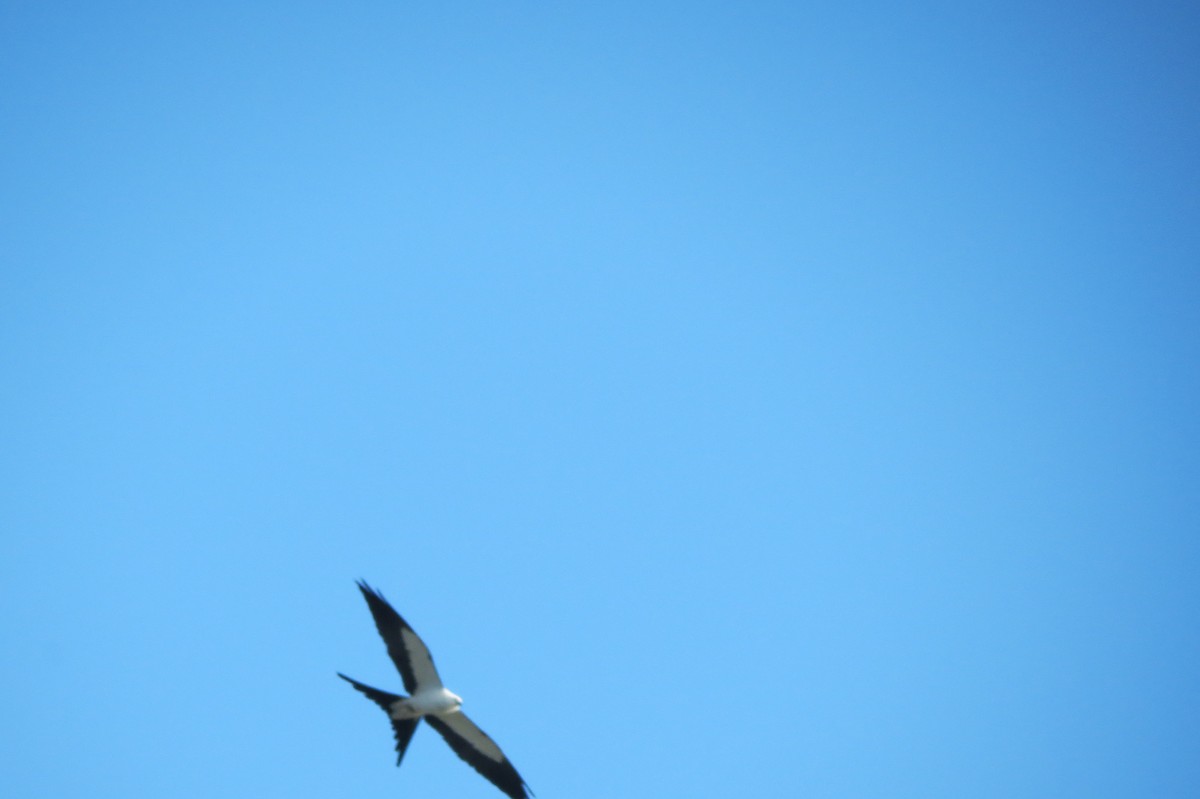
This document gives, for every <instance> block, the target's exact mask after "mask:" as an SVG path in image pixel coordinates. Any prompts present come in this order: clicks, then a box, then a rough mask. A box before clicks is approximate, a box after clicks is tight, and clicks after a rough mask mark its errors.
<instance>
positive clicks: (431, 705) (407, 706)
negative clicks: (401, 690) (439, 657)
mask: <svg viewBox="0 0 1200 799" xmlns="http://www.w3.org/2000/svg"><path fill="white" fill-rule="evenodd" d="M461 707H462V698H461V697H459V696H458V695H457V694H452V693H450V692H449V691H447V690H446V689H445V688H444V687H442V686H440V685H437V686H431V687H429V688H426V689H425V690H423V691H417V692H416V693H415V694H413V695H412V696H409V697H405V698H403V699H398V700H396V701H395V702H393V703H392V706H391V707H390V708H388V715H389V716H391V717H392V718H394V719H415V718H420V717H421V716H427V715H429V714H430V713H436V714H437V715H443V714H445V713H455V712H457V711H458V709H459V708H461Z"/></svg>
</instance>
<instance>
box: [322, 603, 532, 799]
mask: <svg viewBox="0 0 1200 799" xmlns="http://www.w3.org/2000/svg"><path fill="white" fill-rule="evenodd" d="M358 588H359V590H360V591H362V595H363V598H364V599H366V601H367V606H368V607H369V608H370V609H371V615H372V617H374V619H375V628H376V629H377V630H378V631H379V635H380V636H381V637H382V638H383V641H384V644H386V645H387V650H388V655H389V656H390V657H391V659H392V662H393V663H394V664H395V665H396V669H397V670H398V671H399V672H400V678H401V680H402V682H403V683H404V688H405V690H407V691H408V693H409V695H408V696H401V695H398V694H393V693H389V692H387V691H381V690H379V689H378V688H372V687H371V686H369V685H364V684H363V683H360V682H358V681H357V680H355V679H352V678H350V677H347V676H346V675H345V674H341V673H340V672H339V673H338V676H339V677H341V678H342V679H343V680H345V681H346V682H348V683H350V684H351V685H352V686H354V688H355V689H356V690H358V691H359V692H361V693H362V694H363V695H365V696H366V697H367V698H368V699H370V700H371V701H372V702H374V703H375V704H377V705H379V707H380V708H382V709H383V711H384V712H385V713H387V716H388V720H389V721H390V722H391V724H392V732H393V734H394V736H395V739H396V765H397V766H399V765H400V763H401V762H402V761H403V760H404V752H405V751H406V750H407V749H408V744H409V742H410V741H412V737H413V733H415V732H416V730H417V725H418V724H419V723H420V722H421V719H424V720H425V721H426V722H427V723H428V724H429V726H430V727H433V729H434V730H436V731H437V732H438V734H440V735H441V736H442V738H443V739H445V741H446V743H447V744H449V746H450V748H451V749H452V750H454V753H455V754H456V755H458V756H459V757H460V758H462V759H463V760H464V761H466V762H467V763H468V764H469V765H470V766H471V767H472V768H474V769H475V770H476V771H478V772H479V773H480V774H481V775H483V776H484V777H485V778H487V779H488V780H489V781H490V782H491V783H492V784H493V785H495V786H496V787H497V788H499V789H500V790H501V791H502V792H503V793H504V794H505V795H506V796H508V797H510V799H528V797H529V792H528V788H529V786H528V785H526V784H525V780H523V779H522V778H521V775H520V774H518V773H517V770H516V768H514V767H513V764H512V763H510V762H509V760H508V758H507V757H505V756H504V753H503V752H502V751H501V750H500V747H499V746H497V745H496V742H495V741H493V740H492V739H491V738H489V737H488V735H487V734H486V733H485V732H484V731H483V730H481V729H479V727H477V726H476V725H475V723H474V722H472V721H471V720H470V719H468V718H467V717H466V715H464V714H463V712H462V711H461V709H460V708H461V706H462V699H461V698H459V697H458V696H457V695H456V694H453V693H451V692H450V691H448V690H446V688H445V686H443V685H442V680H441V678H440V677H439V676H438V673H437V669H436V668H434V665H433V657H432V656H431V655H430V654H429V649H428V648H427V647H426V646H425V643H424V642H423V641H422V640H421V639H420V637H419V636H418V635H417V634H416V633H415V632H414V631H413V629H412V628H411V627H409V626H408V623H407V622H406V621H404V619H403V618H402V617H401V616H400V614H399V613H397V612H396V611H395V609H393V608H392V606H391V605H390V604H388V602H387V600H386V599H384V598H383V595H382V594H380V593H379V592H378V591H376V590H374V589H373V588H371V587H370V586H369V585H367V584H366V583H365V582H359V584H358Z"/></svg>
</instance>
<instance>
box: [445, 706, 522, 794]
mask: <svg viewBox="0 0 1200 799" xmlns="http://www.w3.org/2000/svg"><path fill="white" fill-rule="evenodd" d="M424 718H425V721H427V722H429V726H430V727H433V728H434V729H435V730H437V731H438V733H440V734H441V736H442V737H443V738H445V739H446V743H448V744H450V748H451V749H453V750H454V754H456V755H458V756H459V757H461V758H462V759H463V760H465V761H467V763H469V764H470V765H471V768H473V769H475V770H476V771H478V772H479V773H480V774H482V775H483V776H484V777H485V778H487V779H488V780H489V781H490V782H491V783H492V784H493V785H495V786H496V787H497V788H499V789H500V790H501V791H503V792H504V794H505V795H506V796H508V797H510V798H511V799H529V793H528V792H527V789H528V787H529V786H528V785H526V784H525V780H523V779H521V775H520V774H518V773H517V770H516V769H515V768H514V767H513V764H512V763H510V762H509V761H508V758H507V757H505V756H504V753H503V752H501V751H500V747H499V746H497V745H496V742H495V741H493V740H492V739H491V738H489V737H488V736H487V733H485V732H484V731H483V730H481V729H479V728H478V727H477V726H475V723H474V722H473V721H471V720H470V719H469V718H467V717H466V716H464V715H463V714H462V713H445V714H441V715H437V714H432V713H431V714H430V715H428V716H425V717H424Z"/></svg>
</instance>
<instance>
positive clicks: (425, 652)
mask: <svg viewBox="0 0 1200 799" xmlns="http://www.w3.org/2000/svg"><path fill="white" fill-rule="evenodd" d="M358 589H359V590H360V591H362V595H363V598H364V599H366V600H367V607H369V608H370V609H371V616H372V617H374V619H375V629H377V630H379V635H380V636H381V637H382V638H383V642H384V643H385V644H387V651H388V655H389V656H390V657H391V659H392V662H393V663H395V664H396V669H397V670H399V672H400V678H401V679H402V680H404V688H405V690H407V691H408V692H409V693H410V694H415V693H416V692H417V691H419V690H421V689H422V688H429V687H435V688H436V687H438V686H440V685H441V684H442V678H441V677H439V676H438V673H437V669H436V668H434V665H433V656H432V655H430V654H429V649H428V648H427V647H426V646H425V642H424V641H422V640H421V638H420V636H418V635H417V634H416V633H415V632H413V628H412V627H409V626H408V622H406V621H405V620H404V619H403V618H402V617H401V616H400V614H399V613H397V612H396V610H395V608H393V607H392V606H391V605H389V604H388V601H387V600H386V599H384V598H383V594H381V593H379V592H378V591H376V590H375V589H374V588H372V587H371V586H369V585H367V584H366V583H365V582H363V581H361V580H360V581H359V583H358Z"/></svg>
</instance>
